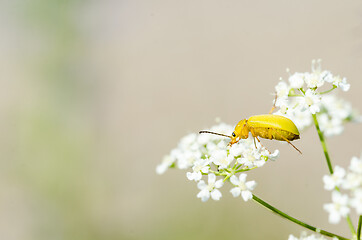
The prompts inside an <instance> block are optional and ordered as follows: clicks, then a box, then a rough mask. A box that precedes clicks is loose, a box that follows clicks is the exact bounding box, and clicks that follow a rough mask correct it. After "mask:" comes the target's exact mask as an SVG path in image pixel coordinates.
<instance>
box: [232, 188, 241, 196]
mask: <svg viewBox="0 0 362 240" xmlns="http://www.w3.org/2000/svg"><path fill="white" fill-rule="evenodd" d="M230 192H231V194H232V195H233V196H234V197H238V196H240V194H241V189H240V188H238V187H234V188H232V189H231V190H230Z"/></svg>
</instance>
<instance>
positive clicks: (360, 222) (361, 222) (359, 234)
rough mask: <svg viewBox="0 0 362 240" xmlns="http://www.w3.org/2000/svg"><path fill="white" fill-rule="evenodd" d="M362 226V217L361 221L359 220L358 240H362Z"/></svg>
mask: <svg viewBox="0 0 362 240" xmlns="http://www.w3.org/2000/svg"><path fill="white" fill-rule="evenodd" d="M361 224H362V215H360V216H359V220H358V228H357V240H360V239H361Z"/></svg>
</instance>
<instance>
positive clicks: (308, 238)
mask: <svg viewBox="0 0 362 240" xmlns="http://www.w3.org/2000/svg"><path fill="white" fill-rule="evenodd" d="M288 240H327V238H325V237H323V236H322V235H316V234H311V235H308V234H307V233H306V232H302V233H301V235H300V237H299V238H297V237H295V236H293V235H292V234H291V235H289V237H288Z"/></svg>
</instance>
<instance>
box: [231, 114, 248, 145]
mask: <svg viewBox="0 0 362 240" xmlns="http://www.w3.org/2000/svg"><path fill="white" fill-rule="evenodd" d="M247 121H248V120H246V119H243V120H241V121H240V122H239V123H238V124H237V125H236V127H235V130H234V132H233V133H232V134H231V141H230V143H229V145H230V146H231V145H233V144H234V143H237V142H238V141H239V140H240V139H246V138H248V137H249V127H248V125H247Z"/></svg>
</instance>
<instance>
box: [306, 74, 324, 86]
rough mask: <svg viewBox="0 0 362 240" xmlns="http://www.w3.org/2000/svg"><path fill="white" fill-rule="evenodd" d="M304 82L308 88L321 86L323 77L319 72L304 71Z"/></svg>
mask: <svg viewBox="0 0 362 240" xmlns="http://www.w3.org/2000/svg"><path fill="white" fill-rule="evenodd" d="M305 83H306V84H307V86H308V87H309V88H316V87H317V88H318V87H321V86H323V84H324V79H323V76H322V75H321V74H320V73H319V72H313V73H305Z"/></svg>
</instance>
